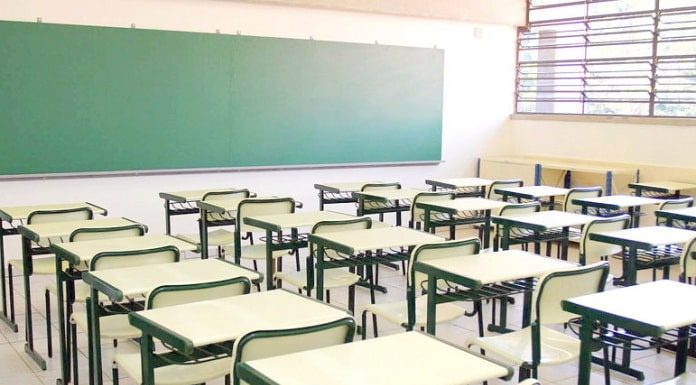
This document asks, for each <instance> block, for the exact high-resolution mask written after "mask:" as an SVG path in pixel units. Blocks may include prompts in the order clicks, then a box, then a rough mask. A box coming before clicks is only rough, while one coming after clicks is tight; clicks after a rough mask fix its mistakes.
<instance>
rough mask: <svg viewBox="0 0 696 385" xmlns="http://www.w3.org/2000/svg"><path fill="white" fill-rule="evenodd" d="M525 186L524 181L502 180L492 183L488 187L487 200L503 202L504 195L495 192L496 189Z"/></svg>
mask: <svg viewBox="0 0 696 385" xmlns="http://www.w3.org/2000/svg"><path fill="white" fill-rule="evenodd" d="M523 185H524V181H522V179H501V180H495V181H493V183H491V185H490V186H488V190H487V191H488V192H487V193H486V198H488V199H493V200H496V201H501V200H503V196H502V194H498V193H496V192H495V190H496V189H499V188H513V187H522V186H523Z"/></svg>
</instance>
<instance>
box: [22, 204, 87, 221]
mask: <svg viewBox="0 0 696 385" xmlns="http://www.w3.org/2000/svg"><path fill="white" fill-rule="evenodd" d="M93 216H94V213H93V212H92V210H91V209H90V208H88V207H78V208H74V209H62V210H37V211H34V212H32V213H29V217H27V224H30V225H35V224H39V223H53V222H68V221H82V220H90V219H92V218H93Z"/></svg>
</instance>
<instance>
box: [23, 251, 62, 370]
mask: <svg viewBox="0 0 696 385" xmlns="http://www.w3.org/2000/svg"><path fill="white" fill-rule="evenodd" d="M22 263H23V270H24V271H23V273H24V274H23V275H24V304H25V315H24V316H25V322H24V323H25V328H26V332H25V337H26V343H25V345H24V351H25V352H26V353H27V354H28V355H29V357H31V359H32V360H33V361H34V362H36V364H37V365H38V366H39V368H41V370H46V361H45V360H44V359H43V357H41V355H40V354H39V353H37V352H36V351H35V350H34V327H33V324H32V321H33V319H32V318H33V317H32V307H31V285H30V278H31V275H32V271H33V264H32V251H31V241H30V240H29V238H26V237H22ZM60 305H61V306H62V304H60Z"/></svg>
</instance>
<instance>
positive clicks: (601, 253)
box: [578, 214, 631, 266]
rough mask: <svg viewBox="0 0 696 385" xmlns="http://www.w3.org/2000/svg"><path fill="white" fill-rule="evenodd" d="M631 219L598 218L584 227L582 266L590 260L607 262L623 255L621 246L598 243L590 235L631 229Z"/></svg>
mask: <svg viewBox="0 0 696 385" xmlns="http://www.w3.org/2000/svg"><path fill="white" fill-rule="evenodd" d="M630 222H631V218H630V217H629V216H628V215H626V214H624V215H620V216H618V217H608V218H597V219H594V220H593V221H592V222H589V223H587V224H585V226H583V229H582V234H581V236H580V252H579V261H578V262H579V263H580V264H581V265H582V266H585V265H586V264H587V261H588V260H592V261H594V260H598V261H599V260H602V261H606V260H607V257H609V256H611V255H615V254H618V253H621V252H622V251H623V248H622V247H621V246H619V245H612V244H611V243H605V242H597V241H593V240H591V239H590V235H591V234H594V233H603V232H607V231H619V230H624V229H627V228H628V227H629V224H630Z"/></svg>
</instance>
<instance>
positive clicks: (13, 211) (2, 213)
mask: <svg viewBox="0 0 696 385" xmlns="http://www.w3.org/2000/svg"><path fill="white" fill-rule="evenodd" d="M82 207H87V208H89V209H90V210H92V212H93V213H95V214H97V215H106V214H107V212H106V209H104V208H102V207H99V206H97V205H95V204H92V203H89V202H75V203H56V204H48V205H29V206H12V207H0V219H2V220H4V221H8V222H12V221H18V220H23V219H27V218H29V214H31V213H33V212H34V211H43V210H67V209H78V208H82Z"/></svg>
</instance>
